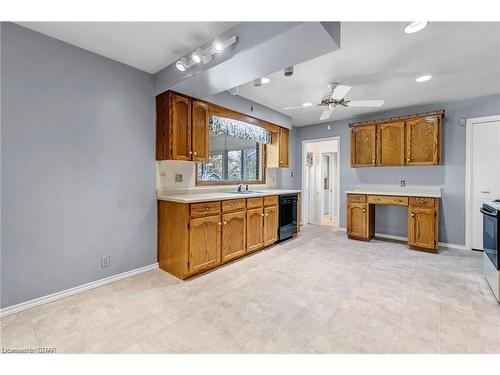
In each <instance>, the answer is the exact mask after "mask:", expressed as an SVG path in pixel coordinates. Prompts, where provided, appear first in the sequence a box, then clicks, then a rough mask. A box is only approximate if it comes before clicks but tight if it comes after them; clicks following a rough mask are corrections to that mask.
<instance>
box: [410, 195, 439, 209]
mask: <svg viewBox="0 0 500 375" xmlns="http://www.w3.org/2000/svg"><path fill="white" fill-rule="evenodd" d="M410 206H417V207H434V198H427V197H411V198H410Z"/></svg>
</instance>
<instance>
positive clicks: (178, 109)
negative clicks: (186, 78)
mask: <svg viewBox="0 0 500 375" xmlns="http://www.w3.org/2000/svg"><path fill="white" fill-rule="evenodd" d="M190 151H191V99H189V98H188V97H186V96H183V95H179V94H176V93H174V92H171V91H167V92H165V93H163V94H161V95H158V96H157V97H156V160H190V158H191V154H190Z"/></svg>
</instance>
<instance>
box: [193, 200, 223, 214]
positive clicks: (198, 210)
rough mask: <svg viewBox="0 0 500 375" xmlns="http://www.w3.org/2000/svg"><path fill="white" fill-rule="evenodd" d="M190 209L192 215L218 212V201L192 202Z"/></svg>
mask: <svg viewBox="0 0 500 375" xmlns="http://www.w3.org/2000/svg"><path fill="white" fill-rule="evenodd" d="M190 209H191V216H192V217H197V216H206V215H211V214H218V213H219V212H220V201H217V202H203V203H192V204H191V207H190Z"/></svg>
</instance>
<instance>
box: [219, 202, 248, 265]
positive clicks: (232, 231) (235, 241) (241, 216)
mask: <svg viewBox="0 0 500 375" xmlns="http://www.w3.org/2000/svg"><path fill="white" fill-rule="evenodd" d="M245 251H246V213H245V211H240V212H233V213H229V214H224V215H222V261H223V262H226V261H228V260H231V259H234V258H238V257H240V256H242V255H243V254H245Z"/></svg>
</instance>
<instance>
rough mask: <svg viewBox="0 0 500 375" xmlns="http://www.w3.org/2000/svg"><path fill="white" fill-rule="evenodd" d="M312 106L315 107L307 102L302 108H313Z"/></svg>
mask: <svg viewBox="0 0 500 375" xmlns="http://www.w3.org/2000/svg"><path fill="white" fill-rule="evenodd" d="M312 105H313V104H312V103H309V102H307V103H304V104H302V107H312Z"/></svg>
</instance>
